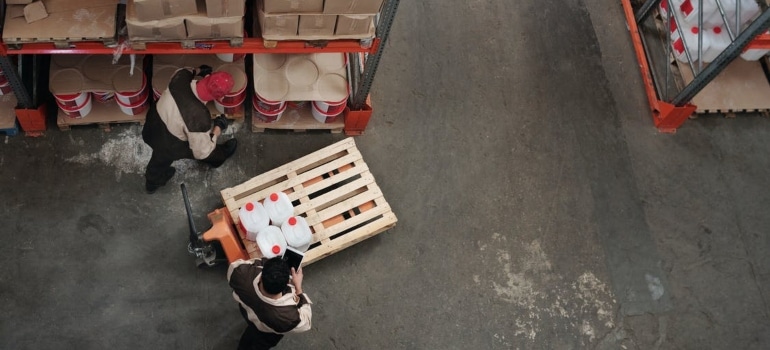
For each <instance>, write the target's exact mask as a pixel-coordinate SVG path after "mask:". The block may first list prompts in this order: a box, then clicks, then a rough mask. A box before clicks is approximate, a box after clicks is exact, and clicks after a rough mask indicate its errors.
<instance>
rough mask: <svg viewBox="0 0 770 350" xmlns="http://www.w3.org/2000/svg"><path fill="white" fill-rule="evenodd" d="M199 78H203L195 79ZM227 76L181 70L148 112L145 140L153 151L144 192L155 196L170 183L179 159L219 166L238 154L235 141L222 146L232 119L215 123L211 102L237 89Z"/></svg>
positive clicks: (204, 68) (202, 69) (205, 70)
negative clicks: (222, 139)
mask: <svg viewBox="0 0 770 350" xmlns="http://www.w3.org/2000/svg"><path fill="white" fill-rule="evenodd" d="M196 76H200V77H202V79H199V80H195V77H196ZM233 85H234V81H233V77H232V76H231V75H230V74H229V73H227V72H213V73H212V72H211V67H208V66H201V67H200V68H199V69H198V70H197V72H196V70H195V69H186V68H185V69H180V70H178V71H177V72H176V73H174V76H173V77H171V81H170V82H169V84H168V89H166V90H165V91H164V92H163V94H162V95H161V96H160V98H159V99H158V101H157V102H156V103H155V105H152V106H151V107H150V110H149V111H148V112H147V118H146V120H145V124H144V129H143V130H142V139H144V142H145V143H147V144H148V145H149V146H150V147H151V148H152V157H151V158H150V162H149V163H148V164H147V169H146V171H145V175H144V176H145V180H146V182H145V189H146V190H147V193H154V192H155V191H156V190H157V189H158V188H160V187H161V186H163V185H165V184H166V183H167V182H168V180H170V179H171V178H172V177H173V176H174V173H176V169H174V167H172V166H171V164H172V163H173V162H174V161H175V160H179V159H197V160H200V161H202V162H204V163H207V164H209V165H211V166H212V167H214V168H216V167H219V166H221V165H222V164H223V163H224V162H225V160H226V159H227V158H230V156H232V155H233V153H235V149H236V147H237V145H238V142H237V140H236V139H235V138H232V139H230V140H227V142H225V143H223V144H217V139H218V138H219V136H220V135H221V133H222V131H224V130H225V129H226V128H227V125H228V124H227V119H226V118H225V117H224V115H220V116H219V117H217V118H215V119H213V120H212V119H211V112H210V111H209V109H208V107H206V102H209V101H213V100H215V99H219V98H222V97H223V96H224V95H226V94H227V93H229V92H230V90H231V89H232V88H233Z"/></svg>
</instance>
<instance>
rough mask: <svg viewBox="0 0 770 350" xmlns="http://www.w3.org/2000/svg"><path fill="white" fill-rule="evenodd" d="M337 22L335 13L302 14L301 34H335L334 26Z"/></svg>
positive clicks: (300, 21) (299, 29)
mask: <svg viewBox="0 0 770 350" xmlns="http://www.w3.org/2000/svg"><path fill="white" fill-rule="evenodd" d="M336 24H337V16H335V15H300V16H299V28H298V29H297V34H298V35H299V36H304V35H308V36H317V35H334V26H335V25H336Z"/></svg>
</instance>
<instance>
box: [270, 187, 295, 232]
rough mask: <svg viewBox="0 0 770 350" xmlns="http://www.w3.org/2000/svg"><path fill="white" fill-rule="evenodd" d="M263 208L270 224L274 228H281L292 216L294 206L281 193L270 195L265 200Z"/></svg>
mask: <svg viewBox="0 0 770 350" xmlns="http://www.w3.org/2000/svg"><path fill="white" fill-rule="evenodd" d="M264 206H265V210H267V215H269V216H270V222H271V223H272V224H273V225H275V226H281V225H282V224H283V222H284V221H286V219H288V218H290V217H292V216H293V215H294V205H292V204H291V199H289V196H287V195H286V193H283V192H273V193H271V194H270V195H269V196H267V198H265V202H264Z"/></svg>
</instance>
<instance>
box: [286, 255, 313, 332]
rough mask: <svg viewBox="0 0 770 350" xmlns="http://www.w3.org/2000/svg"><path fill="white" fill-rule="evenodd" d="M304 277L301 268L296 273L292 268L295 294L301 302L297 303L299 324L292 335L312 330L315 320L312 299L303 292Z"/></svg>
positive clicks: (292, 282)
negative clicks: (313, 320)
mask: <svg viewBox="0 0 770 350" xmlns="http://www.w3.org/2000/svg"><path fill="white" fill-rule="evenodd" d="M303 277H304V276H303V274H302V268H301V267H300V268H299V270H296V271H295V270H294V268H293V267H292V268H291V284H293V285H294V294H296V295H297V297H298V298H299V301H298V302H297V306H298V307H299V309H298V312H299V324H297V326H296V327H294V329H292V330H291V332H290V333H299V332H305V331H308V330H310V328H311V326H312V322H311V320H312V319H313V310H312V309H311V308H310V305H311V304H312V303H313V302H312V301H310V298H309V297H308V296H307V294H305V293H304V291H303V290H302V280H303Z"/></svg>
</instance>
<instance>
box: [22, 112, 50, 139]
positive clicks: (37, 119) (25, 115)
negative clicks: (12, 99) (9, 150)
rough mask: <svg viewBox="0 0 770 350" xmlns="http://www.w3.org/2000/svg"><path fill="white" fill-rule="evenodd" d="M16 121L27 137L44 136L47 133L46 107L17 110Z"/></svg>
mask: <svg viewBox="0 0 770 350" xmlns="http://www.w3.org/2000/svg"><path fill="white" fill-rule="evenodd" d="M16 119H18V120H19V125H21V129H22V130H24V132H25V133H26V135H27V136H42V135H43V132H45V105H40V107H37V109H26V108H18V109H16Z"/></svg>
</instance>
